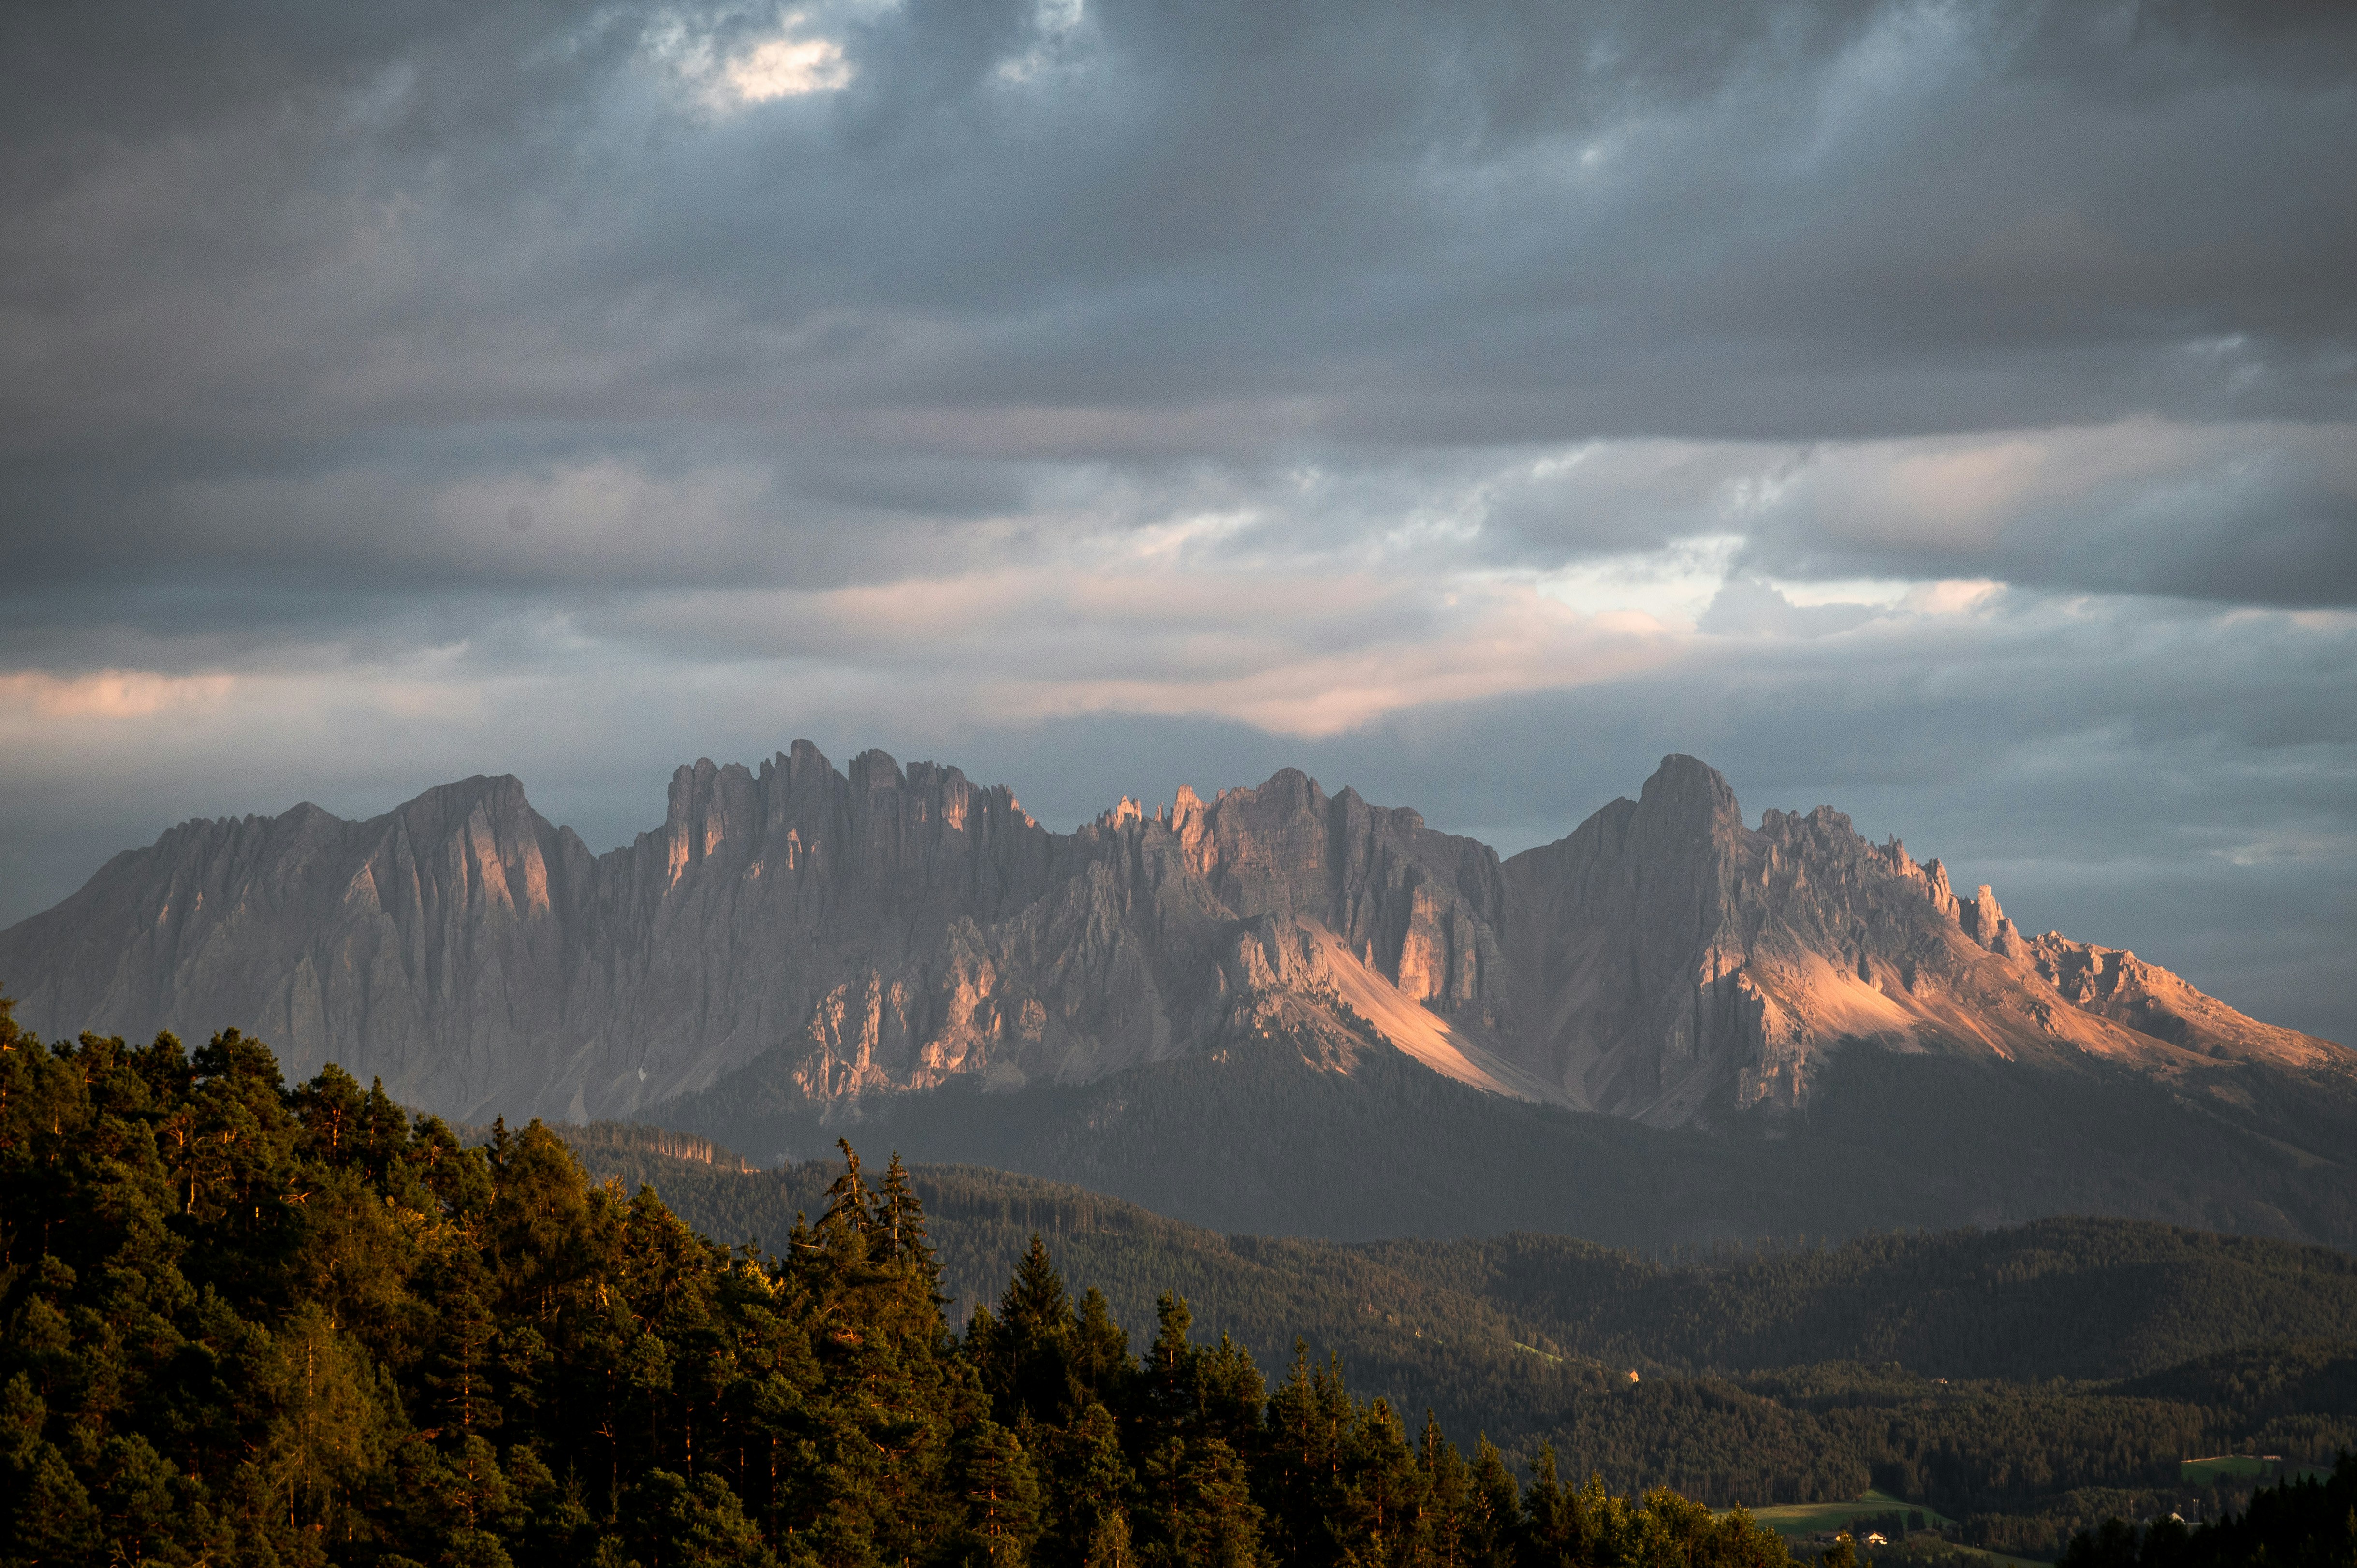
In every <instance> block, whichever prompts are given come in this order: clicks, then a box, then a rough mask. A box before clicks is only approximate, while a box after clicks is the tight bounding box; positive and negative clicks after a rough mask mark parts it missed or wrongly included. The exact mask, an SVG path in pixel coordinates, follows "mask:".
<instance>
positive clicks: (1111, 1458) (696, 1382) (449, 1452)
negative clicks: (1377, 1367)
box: [0, 1008, 1788, 1568]
mask: <svg viewBox="0 0 2357 1568" xmlns="http://www.w3.org/2000/svg"><path fill="white" fill-rule="evenodd" d="M844 1154H845V1156H846V1158H845V1165H844V1166H843V1168H842V1170H841V1171H840V1173H839V1174H838V1175H837V1176H836V1177H835V1178H834V1180H833V1181H832V1182H831V1183H830V1184H829V1186H828V1187H827V1190H826V1191H825V1193H824V1194H823V1197H824V1205H823V1208H822V1209H821V1210H820V1212H819V1218H818V1219H817V1220H816V1221H815V1222H814V1223H800V1222H798V1223H796V1224H795V1225H793V1226H792V1227H791V1229H790V1230H788V1231H787V1232H786V1233H785V1234H784V1235H782V1236H781V1237H780V1238H779V1240H780V1243H781V1250H780V1251H779V1252H777V1253H775V1254H771V1253H766V1252H762V1251H757V1250H754V1249H751V1248H730V1247H726V1246H722V1245H717V1244H716V1243H714V1242H711V1241H708V1240H705V1239H704V1238H702V1237H700V1236H698V1235H696V1234H695V1233H694V1231H693V1230H690V1229H689V1228H688V1227H687V1226H686V1225H685V1224H683V1222H682V1221H681V1220H680V1219H678V1218H677V1217H675V1216H674V1215H673V1214H672V1213H671V1212H670V1211H669V1210H668V1209H667V1208H665V1207H664V1205H663V1204H662V1201H661V1200H660V1199H659V1198H658V1197H656V1196H655V1194H654V1193H653V1192H652V1191H651V1190H650V1189H647V1188H644V1187H641V1188H640V1190H639V1191H638V1192H637V1193H635V1194H629V1193H626V1192H625V1190H624V1189H623V1187H622V1186H621V1184H620V1183H619V1182H618V1181H608V1182H607V1183H605V1184H602V1185H600V1184H597V1183H595V1182H593V1181H591V1180H590V1179H588V1178H587V1176H585V1173H584V1172H583V1170H582V1169H581V1167H580V1165H578V1163H577V1162H576V1159H575V1157H574V1155H573V1154H572V1152H571V1151H570V1150H569V1149H568V1148H567V1146H566V1145H565V1143H564V1142H563V1141H562V1140H561V1139H559V1138H557V1137H556V1136H555V1135H554V1134H553V1133H550V1132H549V1131H547V1130H546V1129H545V1128H544V1127H542V1126H540V1125H539V1124H538V1123H534V1124H533V1125H532V1126H530V1127H527V1128H525V1129H524V1130H523V1131H522V1132H521V1133H510V1132H508V1130H506V1129H505V1128H504V1127H500V1128H496V1129H495V1130H494V1135H493V1137H492V1139H491V1141H490V1144H488V1145H487V1146H472V1147H470V1146H468V1145H467V1144H465V1143H464V1142H463V1141H462V1140H461V1139H460V1138H459V1137H458V1136H457V1134H456V1133H453V1132H452V1130H451V1129H450V1128H448V1127H447V1126H446V1125H444V1124H443V1123H442V1122H438V1121H436V1120H434V1119H432V1118H425V1117H419V1118H413V1117H411V1116H409V1115H407V1114H406V1113H404V1111H403V1110H402V1108H401V1107H399V1106H398V1105H396V1104H394V1103H393V1101H391V1100H390V1099H389V1098H387V1097H386V1095H385V1094H384V1093H383V1091H382V1088H372V1089H371V1090H366V1091H363V1090H361V1088H360V1086H359V1085H358V1084H357V1083H355V1082H354V1081H353V1080H352V1079H350V1077H349V1076H347V1075H346V1074H344V1073H342V1072H341V1071H339V1070H338V1069H334V1068H329V1069H327V1070H326V1071H324V1072H322V1073H321V1074H320V1075H319V1076H317V1078H315V1079H311V1080H310V1081H309V1082H307V1083H305V1084H302V1085H300V1086H297V1087H296V1088H294V1089H292V1090H289V1089H288V1088H286V1087H285V1084H284V1083H283V1081H282V1079H281V1077H280V1073H279V1070H278V1067H277V1064H276V1062H275V1061H274V1058H272V1056H271V1053H270V1052H269V1051H268V1050H267V1049H266V1048H265V1047H263V1046H262V1045H261V1044H260V1043H259V1042H257V1041H254V1040H252V1039H248V1038H245V1037H243V1036H240V1035H238V1034H236V1033H234V1032H231V1033H225V1034H222V1035H220V1036H215V1037H214V1038H213V1039H212V1040H211V1042H210V1043H209V1044H208V1045H206V1046H205V1047H202V1048H200V1049H199V1050H197V1051H196V1052H194V1053H193V1054H191V1053H188V1052H187V1051H185V1050H183V1048H182V1047H181V1046H180V1044H179V1042H178V1041H177V1040H175V1039H173V1038H171V1037H170V1036H163V1037H161V1038H159V1039H158V1040H157V1041H156V1043H155V1044H154V1045H152V1046H149V1047H125V1046H124V1043H123V1042H122V1041H120V1040H114V1039H98V1038H93V1037H90V1036H84V1037H83V1039H81V1041H80V1042H78V1043H76V1044H71V1045H65V1046H59V1047H45V1046H43V1045H42V1044H41V1043H40V1042H38V1040H35V1039H33V1038H31V1037H29V1036H24V1035H22V1034H20V1033H19V1032H18V1031H17V1030H16V1026H15V1025H14V1022H13V1019H12V1018H10V1017H9V1016H8V1015H7V1013H6V1012H5V1008H0V1216H5V1219H0V1310H5V1324H6V1336H5V1348H0V1488H5V1491H0V1509H5V1512H4V1513H0V1559H5V1562H6V1563H10V1564H12V1565H15V1564H22V1565H25V1568H30V1565H32V1564H48V1563H161V1564H197V1563H252V1564H280V1563H290V1564H291V1563H368V1564H378V1565H385V1568H393V1565H406V1564H413V1563H414V1564H425V1563H433V1564H449V1565H454V1568H455V1565H468V1568H499V1565H500V1564H535V1563H547V1564H557V1563H568V1564H569V1563H594V1564H598V1565H600V1568H621V1565H624V1564H628V1563H640V1564H642V1565H645V1568H659V1565H670V1564H685V1563H743V1564H765V1563H831V1564H832V1563H840V1564H866V1563H927V1564H933V1563H942V1564H946V1563H992V1564H1020V1563H1048V1564H1062V1563H1071V1564H1082V1563H1087V1564H1105V1565H1112V1564H1125V1563H1157V1564H1158V1563H1169V1564H1178V1563H1212V1564H1246V1563H1286V1564H1296V1563H1297V1564H1329V1563H1332V1564H1340V1563H1390V1564H1407V1563H1432V1564H1444V1563H1484V1564H1517V1565H1521V1564H1540V1563H1544V1564H1566V1563H1631V1564H1640V1563H1681V1564H1689V1563H1727V1564H1737V1563H1743V1564H1752V1563H1763V1564H1764V1563H1782V1562H1785V1561H1788V1557H1787V1553H1786V1551H1785V1548H1784V1546H1783V1544H1782V1542H1781V1540H1780V1538H1778V1537H1777V1536H1776V1535H1775V1534H1774V1533H1773V1532H1772V1531H1770V1530H1765V1529H1762V1528H1760V1527H1757V1526H1755V1525H1753V1524H1752V1523H1751V1522H1750V1521H1749V1520H1747V1519H1746V1518H1745V1517H1744V1516H1743V1515H1741V1514H1740V1513H1736V1514H1729V1515H1717V1514H1714V1513H1713V1512H1712V1510H1711V1509H1708V1508H1706V1507H1705V1506H1703V1505H1702V1504H1699V1503H1696V1502H1692V1501H1689V1500H1687V1499H1685V1498H1681V1497H1679V1496H1677V1495H1676V1494H1675V1493H1674V1492H1671V1491H1668V1490H1665V1489H1656V1490H1654V1491H1652V1492H1650V1493H1648V1494H1646V1495H1644V1496H1643V1497H1641V1498H1627V1497H1616V1496H1612V1495H1609V1493H1608V1492H1607V1491H1606V1490H1605V1489H1604V1487H1602V1486H1601V1484H1600V1483H1598V1482H1594V1481H1590V1482H1588V1483H1587V1484H1586V1485H1585V1486H1573V1485H1570V1484H1568V1483H1567V1481H1566V1478H1564V1477H1563V1476H1562V1473H1561V1471H1560V1470H1559V1468H1558V1466H1556V1465H1555V1462H1554V1457H1553V1455H1542V1456H1541V1458H1540V1461H1539V1463H1538V1465H1537V1466H1536V1468H1535V1472H1534V1475H1533V1477H1532V1478H1531V1480H1530V1481H1529V1482H1528V1483H1527V1484H1525V1483H1523V1482H1521V1481H1520V1480H1518V1478H1517V1477H1516V1476H1515V1475H1514V1473H1513V1472H1512V1469H1511V1468H1510V1467H1509V1466H1508V1465H1507V1464H1506V1463H1505V1461H1504V1459H1503V1458H1502V1456H1501V1455H1500V1453H1499V1452H1498V1450H1496V1449H1495V1448H1494V1447H1491V1446H1490V1445H1489V1444H1477V1445H1476V1446H1475V1449H1474V1453H1473V1456H1472V1458H1471V1459H1470V1460H1469V1459H1467V1458H1466V1457H1465V1456H1464V1455H1463V1454H1462V1453H1460V1451H1459V1450H1458V1447H1457V1446H1456V1445H1455V1444H1452V1443H1451V1442H1449V1441H1448V1439H1446V1438H1445V1437H1444V1436H1443V1435H1442V1434H1441V1431H1440V1429H1439V1428H1438V1427H1437V1425H1436V1424H1434V1423H1431V1422H1430V1421H1428V1420H1426V1421H1420V1422H1411V1421H1407V1420H1404V1419H1403V1417H1402V1416H1401V1414H1400V1413H1398V1412H1395V1411H1394V1408H1393V1407H1392V1406H1391V1405H1390V1404H1388V1403H1386V1402H1383V1401H1382V1400H1380V1399H1375V1400H1361V1399H1358V1398H1355V1397H1353V1396H1352V1394H1351V1392H1350V1391H1348V1390H1347V1388H1346V1387H1345V1385H1344V1383H1343V1380H1342V1374H1341V1371H1340V1369H1339V1368H1337V1367H1335V1366H1333V1365H1331V1364H1325V1365H1320V1364H1317V1363H1314V1362H1312V1361H1310V1360H1309V1359H1308V1358H1307V1357H1306V1356H1297V1357H1296V1358H1295V1359H1293V1360H1292V1361H1291V1363H1290V1364H1289V1366H1287V1367H1286V1369H1285V1370H1284V1372H1283V1374H1282V1375H1281V1376H1280V1378H1279V1379H1278V1380H1277V1382H1276V1384H1275V1387H1274V1388H1273V1389H1272V1388H1271V1387H1270V1386H1269V1385H1268V1383H1267V1381H1266V1380H1265V1377H1264V1375H1263V1373H1262V1371H1261V1369H1260V1368H1259V1367H1258V1365H1257V1364H1256V1363H1255V1361H1254V1358H1253V1357H1252V1356H1251V1355H1250V1354H1248V1353H1247V1352H1246V1351H1245V1350H1244V1349H1243V1348H1242V1347H1240V1346H1238V1345H1236V1344H1235V1343H1234V1342H1233V1341H1232V1340H1231V1339H1227V1338H1222V1339H1220V1340H1219V1341H1217V1342H1215V1343H1204V1342H1200V1341H1199V1340H1198V1339H1197V1337H1195V1336H1194V1335H1193V1334H1192V1333H1191V1324H1190V1320H1189V1311H1188V1307H1187V1305H1186V1304H1185V1303H1184V1302H1183V1301H1182V1300H1180V1299H1179V1298H1178V1297H1177V1296H1175V1295H1166V1296H1164V1297H1163V1298H1162V1299H1161V1301H1160V1302H1159V1303H1158V1310H1157V1319H1158V1320H1157V1327H1156V1331H1155V1334H1154V1337H1153V1338H1152V1340H1151V1342H1150V1343H1149V1344H1147V1345H1146V1348H1145V1349H1144V1350H1143V1352H1142V1353H1136V1352H1133V1350H1132V1348H1131V1343H1130V1338H1129V1336H1128V1334H1127V1333H1126V1331H1125V1329H1124V1328H1123V1327H1122V1326H1120V1325H1119V1324H1118V1323H1116V1322H1115V1321H1114V1318H1113V1316H1111V1314H1110V1313H1109V1312H1108V1310H1107V1308H1106V1304H1105V1301H1104V1298H1103V1295H1102V1294H1096V1293H1087V1294H1082V1296H1081V1297H1080V1298H1079V1299H1078V1300H1074V1299H1073V1298H1072V1297H1071V1295H1070V1294H1068V1293H1067V1291H1066V1288H1065V1286H1064V1284H1063V1283H1062V1281H1061V1280H1060V1278H1059V1276H1058V1275H1057V1273H1056V1271H1055V1269H1054V1267H1053V1266H1052V1264H1051V1263H1050V1262H1049V1254H1048V1252H1047V1251H1046V1249H1045V1247H1044V1246H1043V1245H1033V1246H1031V1247H1029V1248H1028V1249H1027V1251H1026V1252H1025V1255H1024V1256H1023V1257H1022V1258H1021V1259H1020V1261H1019V1262H1018V1264H1017V1267H1016V1269H1015V1271H1014V1273H1013V1277H1012V1279H1011V1281H1010V1282H1009V1283H1008V1284H1007V1285H1006V1289H1005V1290H1004V1291H1003V1292H1002V1293H1001V1294H1000V1295H999V1298H998V1300H997V1303H996V1307H995V1308H991V1309H980V1310H977V1311H975V1312H974V1314H973V1315H972V1316H971V1317H970V1318H969V1319H968V1321H967V1322H966V1323H965V1325H964V1327H963V1334H953V1333H952V1330H951V1326H950V1324H949V1322H948V1320H947V1319H946V1318H945V1317H944V1316H943V1313H942V1305H943V1301H944V1297H943V1295H942V1290H941V1274H940V1267H939V1263H938V1262H937V1261H936V1258H935V1255H934V1252H933V1250H932V1247H931V1243H930V1241H929V1239H928V1233H927V1228H926V1222H925V1216H924V1212H923V1206H922V1202H921V1199H920V1196H919V1194H918V1192H917V1190H916V1188H915V1187H914V1185H913V1184H912V1183H911V1181H910V1180H909V1175H908V1173H907V1171H906V1170H905V1169H903V1168H902V1166H901V1165H900V1164H899V1161H898V1160H897V1159H895V1160H894V1161H893V1162H892V1163H891V1164H890V1165H889V1166H888V1169H887V1170H886V1172H885V1173H884V1175H883V1176H882V1177H881V1179H880V1180H877V1181H872V1182H871V1180H870V1179H869V1177H868V1176H867V1175H866V1172H865V1171H864V1170H863V1168H862V1166H861V1165H859V1163H858V1161H857V1159H856V1156H855V1155H852V1154H851V1151H850V1150H849V1148H848V1146H846V1147H845V1150H844Z"/></svg>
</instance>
